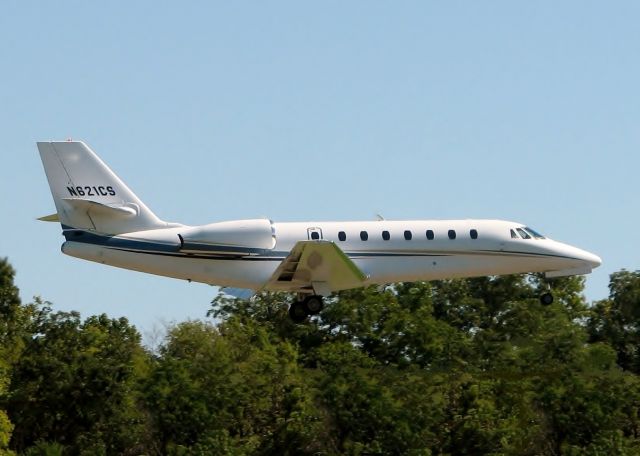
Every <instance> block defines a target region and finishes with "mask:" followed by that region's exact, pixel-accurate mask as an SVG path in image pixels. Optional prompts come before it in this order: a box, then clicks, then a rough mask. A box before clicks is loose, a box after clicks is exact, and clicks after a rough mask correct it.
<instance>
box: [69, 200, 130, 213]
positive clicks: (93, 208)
mask: <svg viewBox="0 0 640 456" xmlns="http://www.w3.org/2000/svg"><path fill="white" fill-rule="evenodd" d="M62 201H64V202H65V203H66V204H68V205H70V206H71V207H72V208H73V209H76V210H80V211H86V212H90V213H92V214H99V215H105V216H108V217H125V218H126V217H135V216H136V215H137V214H138V211H136V210H135V209H133V208H132V207H128V206H107V205H106V204H103V203H99V202H97V201H92V200H86V199H78V198H63V199H62Z"/></svg>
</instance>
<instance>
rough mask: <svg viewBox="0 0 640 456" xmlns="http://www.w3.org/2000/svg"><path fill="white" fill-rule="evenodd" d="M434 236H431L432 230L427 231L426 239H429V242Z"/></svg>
mask: <svg viewBox="0 0 640 456" xmlns="http://www.w3.org/2000/svg"><path fill="white" fill-rule="evenodd" d="M434 237H435V236H434V234H433V230H427V239H429V240H430V241H433V238H434Z"/></svg>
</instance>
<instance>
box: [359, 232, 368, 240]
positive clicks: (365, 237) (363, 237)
mask: <svg viewBox="0 0 640 456" xmlns="http://www.w3.org/2000/svg"><path fill="white" fill-rule="evenodd" d="M360 239H362V240H363V241H366V240H367V239H369V233H367V232H366V231H360Z"/></svg>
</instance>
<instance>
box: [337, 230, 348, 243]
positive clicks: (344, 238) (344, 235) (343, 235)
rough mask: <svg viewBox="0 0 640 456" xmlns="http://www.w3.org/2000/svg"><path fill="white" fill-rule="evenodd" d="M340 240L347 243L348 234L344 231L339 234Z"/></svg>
mask: <svg viewBox="0 0 640 456" xmlns="http://www.w3.org/2000/svg"><path fill="white" fill-rule="evenodd" d="M338 239H340V240H341V241H346V240H347V233H345V232H344V231H340V232H338Z"/></svg>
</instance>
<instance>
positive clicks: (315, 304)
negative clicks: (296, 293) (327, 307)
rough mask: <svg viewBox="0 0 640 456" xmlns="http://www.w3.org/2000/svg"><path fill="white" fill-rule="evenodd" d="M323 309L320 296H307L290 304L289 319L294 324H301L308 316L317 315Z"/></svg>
mask: <svg viewBox="0 0 640 456" xmlns="http://www.w3.org/2000/svg"><path fill="white" fill-rule="evenodd" d="M323 308H324V302H323V300H322V296H317V295H309V296H307V297H305V298H304V299H303V300H301V301H300V300H298V301H295V302H294V303H293V304H291V307H289V317H291V320H293V322H294V323H302V322H304V321H305V320H306V319H307V317H308V316H309V315H317V314H318V313H320V311H321V310H322V309H323Z"/></svg>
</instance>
